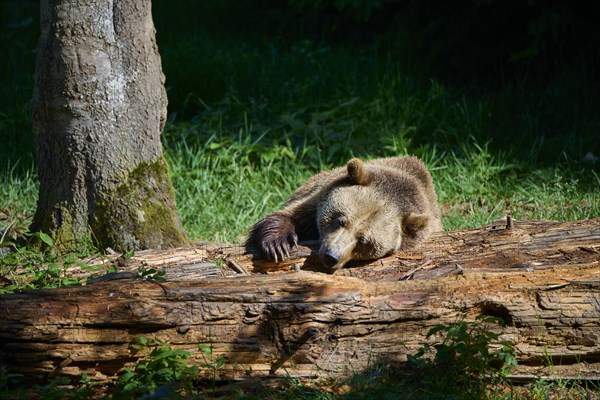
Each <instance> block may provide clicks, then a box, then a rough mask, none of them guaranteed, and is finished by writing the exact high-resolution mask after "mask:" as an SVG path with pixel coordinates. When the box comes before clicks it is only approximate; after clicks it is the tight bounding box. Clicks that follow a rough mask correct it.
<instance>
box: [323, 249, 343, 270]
mask: <svg viewBox="0 0 600 400" xmlns="http://www.w3.org/2000/svg"><path fill="white" fill-rule="evenodd" d="M321 261H322V262H323V264H325V266H326V267H333V266H334V265H335V264H337V263H338V262H339V261H340V254H339V253H338V252H336V251H334V250H331V249H329V250H327V251H326V252H325V254H323V259H322V260H321Z"/></svg>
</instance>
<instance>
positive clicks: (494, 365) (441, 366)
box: [408, 315, 517, 394]
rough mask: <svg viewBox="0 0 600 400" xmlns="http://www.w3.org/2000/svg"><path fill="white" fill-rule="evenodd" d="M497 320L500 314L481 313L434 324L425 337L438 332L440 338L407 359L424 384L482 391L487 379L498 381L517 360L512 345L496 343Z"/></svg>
mask: <svg viewBox="0 0 600 400" xmlns="http://www.w3.org/2000/svg"><path fill="white" fill-rule="evenodd" d="M500 324H501V320H500V319H499V318H495V317H490V316H485V315H480V316H478V317H477V318H476V320H475V321H473V322H469V321H465V320H461V321H459V322H457V323H455V324H452V325H438V326H435V327H434V328H432V329H431V330H430V331H429V332H428V333H427V338H428V339H429V338H431V337H433V336H436V335H440V336H441V339H442V340H441V341H439V342H436V343H434V344H425V345H423V347H421V349H419V351H417V353H416V354H414V355H411V356H409V357H408V361H409V363H410V364H412V366H413V367H415V370H416V371H418V375H419V378H420V379H423V381H426V382H427V384H433V385H436V384H441V385H443V386H450V387H458V388H461V387H462V388H465V389H466V390H468V391H469V392H471V393H472V394H482V393H484V391H485V389H486V388H487V387H488V386H489V384H490V383H491V384H493V385H497V384H498V383H500V382H501V381H502V378H503V377H505V376H506V375H507V374H508V373H509V372H510V370H511V369H512V368H513V367H514V366H515V365H516V364H517V361H516V358H515V357H514V349H513V347H512V346H510V345H508V344H500V343H498V340H499V337H500V335H499V334H498V333H495V332H492V331H491V329H492V327H493V326H497V325H500ZM490 348H494V349H490Z"/></svg>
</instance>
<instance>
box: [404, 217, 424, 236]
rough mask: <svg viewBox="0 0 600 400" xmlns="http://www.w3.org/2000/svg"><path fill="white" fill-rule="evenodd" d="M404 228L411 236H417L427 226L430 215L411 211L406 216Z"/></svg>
mask: <svg viewBox="0 0 600 400" xmlns="http://www.w3.org/2000/svg"><path fill="white" fill-rule="evenodd" d="M402 222H403V224H402V228H403V230H404V232H406V233H407V234H408V235H410V236H416V235H417V234H418V233H419V232H420V231H422V230H423V229H425V228H426V227H427V224H428V223H429V215H427V214H416V213H414V212H410V213H408V214H406V215H405V216H404V220H403V221H402Z"/></svg>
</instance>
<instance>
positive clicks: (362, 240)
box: [356, 235, 369, 245]
mask: <svg viewBox="0 0 600 400" xmlns="http://www.w3.org/2000/svg"><path fill="white" fill-rule="evenodd" d="M356 243H358V244H363V245H364V244H367V243H369V239H367V237H366V236H365V235H360V236H359V237H358V238H357V239H356Z"/></svg>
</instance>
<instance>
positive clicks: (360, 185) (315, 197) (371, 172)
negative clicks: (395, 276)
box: [247, 156, 442, 270]
mask: <svg viewBox="0 0 600 400" xmlns="http://www.w3.org/2000/svg"><path fill="white" fill-rule="evenodd" d="M441 229H442V225H441V222H440V211H439V207H438V203H437V196H436V194H435V190H434V187H433V182H432V180H431V175H430V174H429V171H428V170H427V167H426V166H425V164H423V163H422V162H421V161H420V160H419V159H418V158H416V157H412V156H407V157H394V158H381V159H376V160H371V161H368V162H363V161H361V160H360V159H358V158H354V159H352V160H350V161H349V162H348V163H347V164H346V167H345V168H344V167H340V168H335V169H332V170H330V171H323V172H321V173H319V174H317V175H315V176H313V177H312V178H311V179H309V180H308V181H307V182H306V183H305V184H304V185H302V186H301V187H300V188H299V189H298V190H297V191H296V192H295V193H294V194H293V195H292V196H291V197H290V198H289V199H288V201H287V202H286V204H285V207H284V209H283V210H281V211H277V212H274V213H272V214H269V215H267V216H266V217H265V218H263V219H262V220H260V221H258V222H257V223H256V224H255V225H254V226H253V227H252V230H251V232H250V236H249V238H248V241H247V245H248V246H254V247H258V248H259V249H260V250H261V251H262V252H263V254H264V255H265V256H267V257H268V258H271V259H274V260H275V261H279V260H283V259H285V258H286V257H289V252H290V251H291V250H292V248H293V247H294V246H296V245H297V244H298V241H299V240H300V241H303V240H317V239H319V240H320V241H321V248H320V251H319V256H320V258H321V261H322V262H323V264H324V265H326V266H328V267H329V268H331V270H336V269H339V268H341V267H342V266H343V265H344V264H345V263H347V262H348V261H350V260H370V259H376V258H380V257H383V256H385V255H387V254H390V253H392V252H394V251H397V250H405V249H409V248H412V247H414V246H415V245H416V244H418V243H419V242H420V241H422V240H423V239H424V238H425V237H427V236H428V235H429V234H430V233H431V232H435V231H440V230H441Z"/></svg>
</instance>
